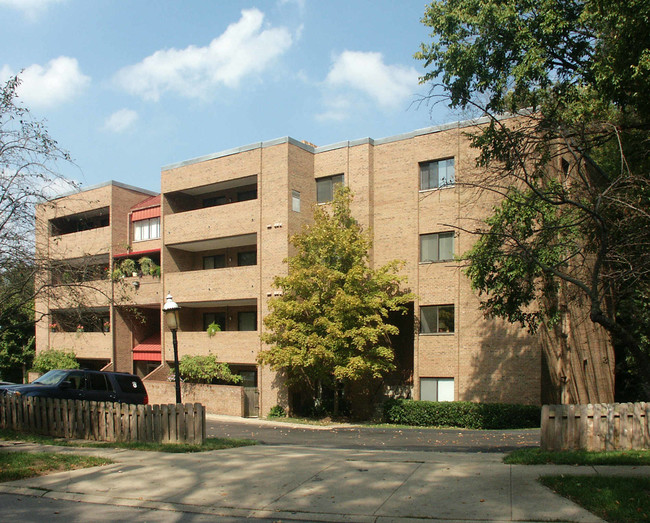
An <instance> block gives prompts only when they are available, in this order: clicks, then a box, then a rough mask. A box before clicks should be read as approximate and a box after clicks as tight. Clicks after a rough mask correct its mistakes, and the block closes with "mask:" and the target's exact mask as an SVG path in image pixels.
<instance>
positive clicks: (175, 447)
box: [0, 429, 257, 453]
mask: <svg viewBox="0 0 650 523" xmlns="http://www.w3.org/2000/svg"><path fill="white" fill-rule="evenodd" d="M0 440H5V441H27V442H30V443H39V444H41V445H58V446H62V447H93V448H109V449H114V448H120V449H131V450H149V451H154V452H176V453H181V452H206V451H209V450H221V449H231V448H234V447H245V446H248V445H256V444H257V442H256V441H254V440H250V439H232V438H206V440H205V441H204V442H203V445H190V444H187V443H140V442H121V443H119V442H105V441H80V440H67V439H63V438H52V437H49V436H40V435H38V434H24V433H22V432H15V431H13V430H4V429H0Z"/></svg>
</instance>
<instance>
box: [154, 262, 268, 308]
mask: <svg viewBox="0 0 650 523" xmlns="http://www.w3.org/2000/svg"><path fill="white" fill-rule="evenodd" d="M259 280H260V270H259V265H250V266H246V267H227V268H222V269H210V270H202V271H187V272H168V273H166V274H165V286H166V288H168V289H173V292H174V298H176V300H177V301H179V302H181V301H185V300H186V298H191V300H192V301H194V302H222V301H226V300H241V299H247V298H257V297H258V296H259Z"/></svg>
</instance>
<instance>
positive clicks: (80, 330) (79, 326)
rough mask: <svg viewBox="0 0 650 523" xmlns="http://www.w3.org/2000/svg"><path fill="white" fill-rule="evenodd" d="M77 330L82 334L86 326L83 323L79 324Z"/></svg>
mask: <svg viewBox="0 0 650 523" xmlns="http://www.w3.org/2000/svg"><path fill="white" fill-rule="evenodd" d="M77 332H78V333H79V334H81V333H82V332H84V326H83V325H81V324H79V325H77Z"/></svg>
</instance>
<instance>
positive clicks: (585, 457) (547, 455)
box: [503, 448, 650, 467]
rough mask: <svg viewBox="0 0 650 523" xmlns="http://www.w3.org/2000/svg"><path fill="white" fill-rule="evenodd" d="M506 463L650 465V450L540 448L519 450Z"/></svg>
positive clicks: (507, 457) (509, 455) (505, 460)
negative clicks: (549, 449) (551, 449)
mask: <svg viewBox="0 0 650 523" xmlns="http://www.w3.org/2000/svg"><path fill="white" fill-rule="evenodd" d="M503 462H504V463H508V464H510V465H547V464H552V465H632V466H637V467H638V466H646V465H650V450H617V451H614V450H610V451H606V452H595V451H587V450H563V451H556V452H551V451H543V450H541V449H539V448H525V449H517V450H515V451H513V452H511V453H510V454H508V455H507V456H506V457H505V458H504V459H503Z"/></svg>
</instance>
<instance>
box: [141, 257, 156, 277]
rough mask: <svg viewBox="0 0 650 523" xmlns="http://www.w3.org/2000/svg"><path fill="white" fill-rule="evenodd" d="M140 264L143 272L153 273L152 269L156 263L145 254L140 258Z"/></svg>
mask: <svg viewBox="0 0 650 523" xmlns="http://www.w3.org/2000/svg"><path fill="white" fill-rule="evenodd" d="M138 265H139V266H140V270H141V271H142V273H143V274H151V269H152V268H153V266H154V263H153V260H152V259H151V258H149V256H143V257H142V258H140V259H139V260H138Z"/></svg>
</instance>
